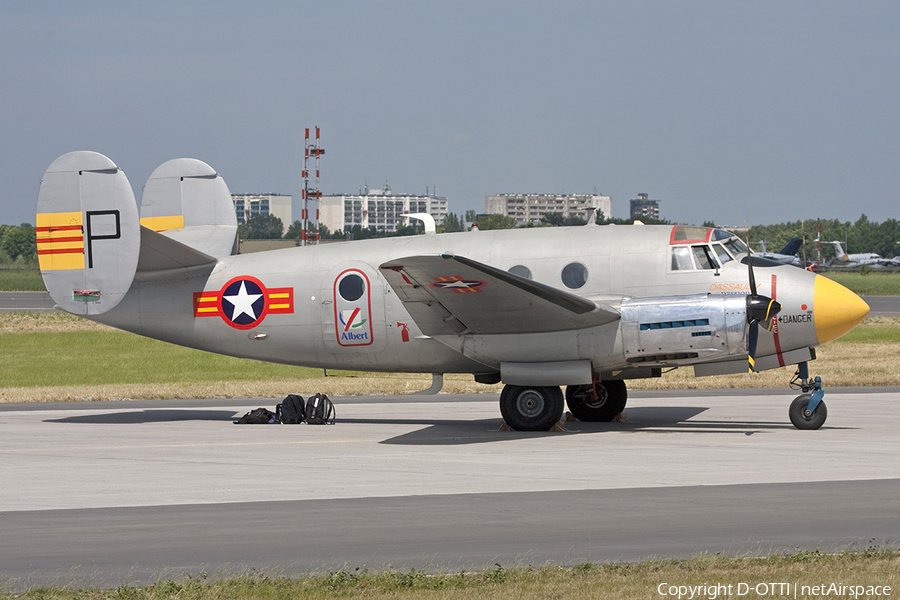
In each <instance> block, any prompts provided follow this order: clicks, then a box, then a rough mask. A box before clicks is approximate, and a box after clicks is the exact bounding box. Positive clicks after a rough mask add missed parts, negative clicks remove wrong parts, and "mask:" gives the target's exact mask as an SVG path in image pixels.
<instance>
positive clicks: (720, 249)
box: [712, 244, 733, 265]
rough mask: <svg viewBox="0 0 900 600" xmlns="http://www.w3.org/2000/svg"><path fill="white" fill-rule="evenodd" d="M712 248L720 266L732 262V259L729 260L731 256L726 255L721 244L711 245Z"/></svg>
mask: <svg viewBox="0 0 900 600" xmlns="http://www.w3.org/2000/svg"><path fill="white" fill-rule="evenodd" d="M712 247H713V250H714V251H715V253H716V256H718V257H719V262H720V263H721V264H723V265H724V264H725V263H727V262H728V261H730V260H733V259H732V258H731V255H730V254H728V253H727V252H726V251H725V248H723V247H722V244H713V245H712Z"/></svg>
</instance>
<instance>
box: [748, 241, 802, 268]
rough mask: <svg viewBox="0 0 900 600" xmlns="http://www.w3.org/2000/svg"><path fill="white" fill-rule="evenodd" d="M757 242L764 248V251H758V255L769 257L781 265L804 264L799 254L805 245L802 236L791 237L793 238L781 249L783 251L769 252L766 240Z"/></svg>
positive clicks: (796, 265) (797, 265)
mask: <svg viewBox="0 0 900 600" xmlns="http://www.w3.org/2000/svg"><path fill="white" fill-rule="evenodd" d="M757 244H759V245H760V248H761V249H762V252H757V253H756V254H757V256H762V257H763V258H768V259H769V260H771V261H774V262H777V263H778V264H781V265H794V266H795V267H800V266H803V265H802V261H801V260H800V257H799V256H797V252H798V251H799V250H800V247H801V246H802V245H803V238H802V237H795V238H791V240H790V241H789V242H788V243H787V244H785V246H784V248H782V249H781V252H767V251H766V243H765V242H762V241H760V242H757Z"/></svg>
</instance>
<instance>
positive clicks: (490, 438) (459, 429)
mask: <svg viewBox="0 0 900 600" xmlns="http://www.w3.org/2000/svg"><path fill="white" fill-rule="evenodd" d="M707 410H708V408H707V407H702V406H674V407H671V406H670V407H653V406H642V407H637V408H629V409H628V410H627V411H626V415H627V420H626V421H623V422H618V423H586V422H581V421H574V422H568V423H565V427H566V431H562V432H556V431H500V424H501V423H502V421H501V419H500V417H499V416H498V417H497V418H495V419H444V420H440V419H423V418H417V419H403V418H393V417H385V418H367V419H354V418H340V417H338V419H337V422H336V425H335V426H336V427H340V426H341V425H342V424H348V425H351V424H353V425H422V426H424V427H423V428H422V429H418V430H416V431H411V432H409V433H405V434H403V435H398V436H396V437H393V438H389V439H386V440H383V441H381V442H380V443H382V444H397V445H410V446H453V445H463V444H484V443H492V442H504V441H509V440H519V439H534V438H537V437H553V436H560V435H579V434H589V433H656V434H660V433H734V434H738V435H753V434H755V433H762V432H767V431H784V430H791V429H793V426H792V425H791V424H790V422H788V421H787V419H785V420H784V421H783V422H781V421H778V420H777V416H773V420H772V421H710V420H697V419H695V417H697V416H698V415H700V414H702V413H703V412H705V411H707ZM236 416H238V415H237V414H236V413H235V412H233V411H230V410H207V409H196V410H185V409H178V410H175V409H146V410H135V411H115V412H108V413H92V414H86V415H78V416H74V417H64V418H61V419H47V420H46V421H45V422H47V423H67V424H101V425H104V424H105V425H135V424H141V423H175V422H183V421H221V422H223V423H226V422H227V423H228V424H229V425H230V424H231V423H232V422H233V420H234V419H235V418H236ZM825 428H826V429H837V428H836V427H827V426H826V427H825ZM298 431H300V430H298Z"/></svg>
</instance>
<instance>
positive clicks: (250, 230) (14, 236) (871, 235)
mask: <svg viewBox="0 0 900 600" xmlns="http://www.w3.org/2000/svg"><path fill="white" fill-rule="evenodd" d="M641 220H642V221H643V222H644V223H645V224H648V225H651V224H663V225H668V224H671V223H670V222H669V221H667V220H659V221H657V220H653V219H646V218H642V219H641ZM596 221H597V224H598V225H605V224H611V223H615V224H617V225H629V224H631V223H632V220H631V219H608V218H605V217H604V216H603V215H600V216H598V218H597V220H596ZM475 222H477V223H478V228H479V229H481V230H483V231H486V230H490V229H512V228H514V227H516V221H515V219H514V218H513V217H507V216H505V215H480V216H478V215H477V214H476V213H475V211H474V210H469V211H466V212H465V213H464V214H454V213H450V214H448V215H447V217H446V218H445V219H444V223H443V225H442V226H439V227H438V232H439V233H452V232H456V231H465V230H466V229H467V228H469V226H470V224H471V223H475ZM584 224H585V220H584V219H583V218H581V217H565V218H564V217H563V216H562V215H560V214H550V215H547V216H546V217H544V218H543V220H542V222H541V223H540V224H528V225H525V226H523V227H554V226H557V227H561V226H578V225H584ZM703 225H704V226H707V227H715V226H716V225H715V223H713V222H712V221H707V222H705V223H703ZM308 228H309V230H310V233H311V234H312V233H313V232H314V231H315V224H308ZM302 230H303V223H302V222H301V221H294V222H293V223H292V224H291V226H290V227H288V229H287V231H286V232H285V233H284V235H282V231H284V227H283V225H282V222H281V219H279V218H278V217H276V216H274V215H254V216H252V217H251V218H250V219H249V220H248V221H247V222H246V223H245V224H243V225H241V226H240V227H238V234H239V235H240V237H241V238H242V239H280V238H285V239H292V240H300V239H301V233H302ZM422 231H423V225H422V224H421V223H420V222H417V221H413V222H412V223H411V224H409V225H401V226H400V227H398V229H397V232H395V233H384V232H379V231H376V230H375V228H374V227H369V228H367V229H363V228H362V227H361V226H359V225H355V226H353V227H352V228H350V229H348V230H347V231H342V230H337V231H333V232H332V231H329V230H328V228H327V227H326V226H324V225H320V231H319V235H320V238H321V239H326V240H327V239H331V240H346V239H353V240H363V239H369V238H376V237H388V236H403V235H417V234H419V233H422ZM739 235H740V236H741V237H742V238H745V239H747V240H749V242H750V243H751V245H752V246H753V248H754V250H760V249H761V248H760V245H759V242H765V243H766V248H767V249H768V250H769V251H770V252H777V251H779V250H781V248H782V247H783V246H784V245H785V244H786V243H787V242H788V241H789V240H790V239H791V238H793V237H798V236H799V237H802V238H804V240H805V241H806V255H807V259H808V260H810V261H812V260H815V258H816V257H815V249H816V246H817V245H816V243H815V240H816V237H817V236H818V237H819V240H820V241H821V244H820V246H821V251H822V257H821V260H823V261H825V260H828V259H830V258H832V257H834V248H833V247H832V246H831V244H828V243H826V242H830V241H833V240H836V241H839V242H841V243H842V244H843V245H844V251H845V252H847V253H859V252H875V253H877V254H879V255H881V256H883V257H884V258H893V257H894V256H897V255H898V254H900V221H898V220H897V219H888V220H886V221H883V222H881V223H878V222H874V221H870V220H869V218H868V217H867V216H866V215H865V214H863V215H862V216H860V218H859V219H857V220H856V221H855V222H850V221H840V220H839V219H812V220H805V221H790V222H787V223H778V224H775V225H754V226H752V227H750V228H749V229H748V230H747V231H746V232H740V234H739ZM801 256H802V250H801ZM36 258H37V244H36V233H35V229H34V225H32V224H30V223H22V224H21V225H0V265H5V266H7V267H8V266H15V265H18V266H26V265H31V264H32V263H35V262H36Z"/></svg>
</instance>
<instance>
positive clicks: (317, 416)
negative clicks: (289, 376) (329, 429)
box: [306, 394, 334, 425]
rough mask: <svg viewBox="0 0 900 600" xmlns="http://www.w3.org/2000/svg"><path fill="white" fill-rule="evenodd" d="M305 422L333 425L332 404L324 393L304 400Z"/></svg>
mask: <svg viewBox="0 0 900 600" xmlns="http://www.w3.org/2000/svg"><path fill="white" fill-rule="evenodd" d="M306 422H307V424H309V425H334V404H333V403H332V402H331V400H329V399H328V396H326V395H325V394H316V395H315V396H310V397H309V400H307V401H306Z"/></svg>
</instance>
